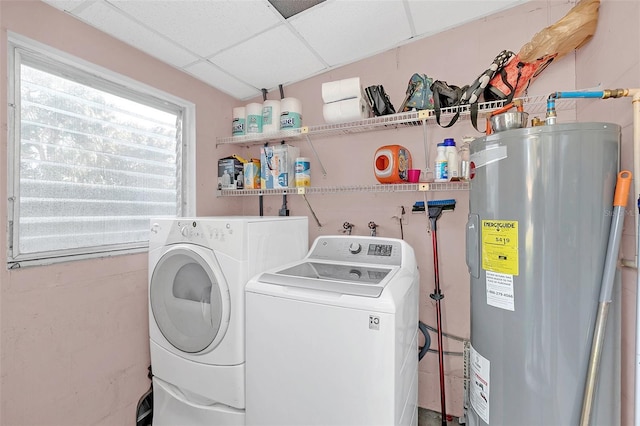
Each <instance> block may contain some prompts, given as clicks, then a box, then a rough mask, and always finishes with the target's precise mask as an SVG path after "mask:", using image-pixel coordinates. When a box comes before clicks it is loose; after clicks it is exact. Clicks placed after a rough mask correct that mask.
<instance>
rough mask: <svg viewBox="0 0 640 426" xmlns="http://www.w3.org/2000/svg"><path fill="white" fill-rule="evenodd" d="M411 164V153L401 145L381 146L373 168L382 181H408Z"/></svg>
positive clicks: (379, 180) (377, 177)
mask: <svg viewBox="0 0 640 426" xmlns="http://www.w3.org/2000/svg"><path fill="white" fill-rule="evenodd" d="M411 166H412V164H411V153H410V152H409V150H408V149H407V148H405V147H403V146H401V145H385V146H383V147H380V148H379V149H378V150H377V151H376V154H375V156H374V159H373V169H374V172H375V175H376V179H378V182H380V183H404V182H407V181H408V179H409V176H408V174H409V169H410V168H411Z"/></svg>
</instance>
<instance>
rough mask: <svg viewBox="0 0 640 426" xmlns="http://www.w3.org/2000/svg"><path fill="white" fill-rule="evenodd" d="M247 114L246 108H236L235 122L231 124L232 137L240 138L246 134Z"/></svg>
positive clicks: (234, 111)
mask: <svg viewBox="0 0 640 426" xmlns="http://www.w3.org/2000/svg"><path fill="white" fill-rule="evenodd" d="M246 119H247V117H246V112H245V108H244V107H235V108H234V109H233V121H232V122H231V135H233V136H240V135H244V134H245V133H246V131H245V130H246V128H245V124H246V121H245V120H246Z"/></svg>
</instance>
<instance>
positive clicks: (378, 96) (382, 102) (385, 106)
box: [364, 85, 396, 116]
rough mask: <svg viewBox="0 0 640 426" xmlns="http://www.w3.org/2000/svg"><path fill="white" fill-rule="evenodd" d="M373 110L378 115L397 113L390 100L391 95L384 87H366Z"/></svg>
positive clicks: (365, 90)
mask: <svg viewBox="0 0 640 426" xmlns="http://www.w3.org/2000/svg"><path fill="white" fill-rule="evenodd" d="M364 92H365V94H366V95H367V100H368V102H369V106H370V107H371V110H372V111H373V113H374V114H375V115H376V116H381V115H388V114H395V113H396V110H395V108H394V107H393V105H392V104H391V101H390V100H389V96H388V95H387V93H386V92H385V91H384V87H382V86H381V85H378V86H369V87H367V88H366V89H364Z"/></svg>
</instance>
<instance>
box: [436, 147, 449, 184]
mask: <svg viewBox="0 0 640 426" xmlns="http://www.w3.org/2000/svg"><path fill="white" fill-rule="evenodd" d="M435 163H436V164H435V166H436V167H435V171H434V175H433V177H434V182H448V181H449V174H448V160H447V153H446V146H445V145H444V143H439V144H438V147H437V155H436V162H435Z"/></svg>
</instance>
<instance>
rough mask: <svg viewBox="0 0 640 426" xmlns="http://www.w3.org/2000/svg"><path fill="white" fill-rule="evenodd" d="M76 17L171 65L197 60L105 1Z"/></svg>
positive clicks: (88, 8) (92, 5) (93, 4)
mask: <svg viewBox="0 0 640 426" xmlns="http://www.w3.org/2000/svg"><path fill="white" fill-rule="evenodd" d="M77 16H78V17H79V18H80V19H82V20H83V21H85V22H87V23H88V24H90V25H92V26H94V27H96V28H98V29H100V30H102V31H104V32H106V33H108V34H111V35H112V36H113V37H115V38H117V39H119V40H122V41H123V42H125V43H127V44H129V45H131V46H134V47H136V48H138V49H140V50H142V51H143V52H146V53H148V54H149V55H151V56H154V57H156V58H158V59H160V60H161V61H164V62H168V63H170V64H172V65H174V66H177V67H181V66H184V65H187V64H190V63H192V62H195V61H197V60H198V57H197V56H195V55H194V54H192V53H189V52H188V51H186V50H184V49H182V48H180V46H177V45H176V44H174V43H172V42H170V41H168V40H166V39H165V38H163V37H160V36H159V35H158V34H157V33H155V32H153V31H150V30H148V29H146V28H144V27H142V26H141V25H139V24H137V23H136V22H135V21H133V20H131V19H129V18H128V17H126V16H123V15H122V14H121V13H120V12H119V11H118V10H116V9H114V8H113V7H111V6H109V5H108V4H106V3H104V2H96V3H92V4H90V5H89V7H86V8H83V10H82V11H81V12H80V13H79V14H78V15H77Z"/></svg>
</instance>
